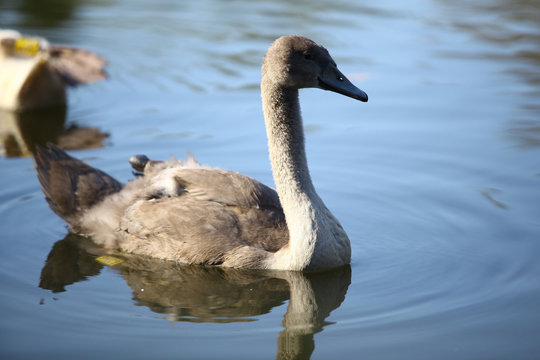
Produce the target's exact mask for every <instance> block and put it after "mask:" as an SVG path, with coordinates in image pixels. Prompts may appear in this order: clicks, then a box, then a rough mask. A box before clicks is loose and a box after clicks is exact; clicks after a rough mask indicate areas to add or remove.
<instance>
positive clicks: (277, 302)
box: [0, 0, 540, 359]
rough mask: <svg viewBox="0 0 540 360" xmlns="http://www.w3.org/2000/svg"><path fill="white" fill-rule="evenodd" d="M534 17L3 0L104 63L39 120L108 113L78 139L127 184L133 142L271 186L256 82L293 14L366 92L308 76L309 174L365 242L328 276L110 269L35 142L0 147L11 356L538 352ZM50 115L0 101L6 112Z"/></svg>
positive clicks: (14, 13) (3, 304)
mask: <svg viewBox="0 0 540 360" xmlns="http://www.w3.org/2000/svg"><path fill="white" fill-rule="evenodd" d="M539 18H540V6H539V5H537V4H536V3H534V2H528V1H505V0H496V1H476V2H474V4H471V2H467V1H444V0H423V1H419V2H415V3H414V4H411V3H405V2H400V1H383V2H378V3H377V4H368V5H361V4H358V3H357V2H355V1H259V2H256V3H253V2H252V3H247V2H241V1H229V2H221V1H216V0H203V1H197V2H188V3H184V2H177V1H172V0H160V1H154V2H145V1H140V0H135V1H121V0H116V1H114V0H112V1H111V0H106V1H99V2H95V1H84V0H78V1H75V0H73V1H69V0H66V1H63V2H62V6H58V5H57V4H56V2H54V1H40V2H35V1H31V0H27V1H25V0H23V1H20V0H19V1H14V0H8V1H6V0H4V1H2V2H1V3H0V27H9V28H16V29H18V30H19V31H21V32H25V33H29V34H39V35H42V36H45V37H47V38H48V39H49V40H50V41H51V42H54V43H62V44H68V45H78V46H82V47H85V48H88V49H92V50H94V51H96V52H98V53H100V54H102V55H103V56H105V57H106V58H107V59H108V60H109V65H108V67H107V71H108V73H109V75H110V79H109V80H107V81H105V82H100V83H97V84H94V85H91V86H87V87H81V88H78V89H75V90H73V91H70V93H69V107H68V109H67V112H65V113H61V112H60V113H59V112H54V111H52V113H51V112H44V113H43V114H42V116H43V118H44V119H49V120H47V124H51V125H50V126H45V127H40V126H39V125H31V126H30V130H29V131H24V133H25V134H26V135H25V138H26V139H28V138H31V139H38V140H37V141H38V142H39V141H42V140H40V139H41V137H40V136H45V135H47V134H48V133H49V132H50V134H52V135H51V136H52V137H53V138H54V139H53V140H58V138H59V136H61V135H62V134H64V130H65V129H68V128H70V127H71V126H73V125H76V126H77V127H79V128H91V129H97V131H98V133H99V134H108V135H109V136H108V137H107V138H102V142H101V145H100V144H97V145H95V146H97V147H93V148H91V149H86V150H72V152H71V153H72V154H74V155H75V156H77V157H80V158H83V159H85V160H86V161H88V162H89V163H91V164H92V165H94V166H96V167H99V168H101V169H103V170H105V171H107V172H108V173H109V174H111V175H113V176H115V177H117V178H118V179H120V180H122V181H128V180H129V179H131V178H132V174H131V169H130V167H129V164H128V163H127V159H128V158H129V156H131V155H132V154H135V153H145V154H147V155H148V156H149V157H151V158H156V159H167V158H169V157H170V156H171V155H173V154H174V155H176V156H177V157H180V158H181V157H183V156H184V155H185V154H186V153H187V152H193V153H194V154H195V155H196V157H197V159H198V160H199V161H201V162H203V163H207V164H211V165H214V166H218V167H221V168H227V169H232V170H236V171H240V172H242V173H245V174H247V175H250V176H253V177H256V178H257V179H259V180H261V181H263V182H264V183H267V184H273V180H272V176H271V170H270V166H269V163H268V155H267V150H266V137H265V134H264V124H263V119H262V112H261V106H260V95H259V91H258V82H259V78H260V63H261V59H262V56H263V54H264V52H265V51H266V49H267V48H268V46H269V44H270V43H271V41H272V40H273V39H274V38H276V37H278V36H280V35H283V34H288V33H299V34H303V35H306V36H308V37H310V38H312V39H314V40H316V41H317V42H320V43H321V44H324V45H325V46H326V47H327V48H328V49H329V50H330V52H331V54H332V55H333V57H334V59H335V60H336V62H337V63H338V65H339V66H340V69H341V70H342V71H343V72H344V73H345V74H346V75H347V76H348V77H349V78H350V79H351V80H352V81H353V82H354V83H356V84H357V85H358V86H359V87H360V88H362V89H363V90H365V91H366V92H367V93H368V94H369V97H370V101H369V102H368V103H367V104H363V103H360V102H355V101H354V100H352V99H348V98H345V97H341V96H339V95H337V94H333V93H328V92H323V91H320V90H305V91H302V92H301V103H302V110H303V116H304V121H305V128H306V132H307V151H308V158H309V163H310V169H311V173H312V177H313V180H314V182H315V186H316V188H317V189H318V191H319V194H320V195H321V197H322V198H323V199H324V200H325V202H326V203H327V205H328V207H329V208H330V209H332V211H333V213H334V214H335V215H336V216H337V217H338V218H339V219H340V221H341V223H342V224H343V226H344V227H345V229H346V230H347V232H348V234H349V236H350V238H351V242H352V247H353V258H352V264H351V267H350V268H349V267H346V268H344V269H339V270H338V271H333V272H325V273H321V274H311V275H309V274H308V275H301V274H294V273H292V274H291V273H276V272H262V273H261V272H250V271H234V270H233V271H231V270H223V269H207V268H198V267H189V266H180V265H172V264H163V263H161V262H156V261H151V260H149V259H141V258H137V257H124V258H122V260H124V262H123V263H121V264H119V265H115V266H112V267H111V266H106V265H103V264H101V263H99V262H96V260H95V258H96V256H99V255H101V253H102V249H99V248H97V247H95V246H94V245H92V243H91V242H89V241H88V240H85V239H81V238H79V237H77V236H73V235H68V232H67V229H66V227H65V224H64V223H63V222H62V221H61V220H60V219H58V218H57V217H56V216H55V215H54V214H53V213H52V211H50V210H49V208H48V206H47V203H46V202H45V200H44V198H43V195H42V194H41V190H40V188H39V183H38V181H37V178H36V175H35V171H34V169H33V162H32V160H31V158H30V157H28V156H24V155H26V154H27V153H25V151H20V153H18V154H14V156H13V157H11V156H10V157H8V156H3V157H2V158H0V167H1V169H2V170H1V176H0V188H1V189H2V190H1V191H0V234H1V235H0V239H1V240H0V254H2V261H0V284H1V285H2V292H1V296H0V316H1V318H2V321H1V322H0V354H1V356H2V357H3V358H12V359H16V358H34V357H40V358H66V359H67V358H70V359H71V358H78V359H85V358H88V359H93V358H97V357H101V358H111V359H112V358H115V359H119V358H120V359H121V358H131V359H137V358H140V359H145V358H156V359H160V358H185V359H209V358H230V359H253V358H257V359H258V358H276V357H278V358H287V356H289V357H292V358H312V359H329V358H336V357H339V358H375V359H403V358H414V359H433V358H437V359H456V358H457V359H508V358H518V359H537V358H538V356H539V354H540V343H539V342H538V334H539V333H540V283H539V282H538V275H539V274H540V265H539V264H540V262H538V259H537V258H538V254H540V190H539V189H540V75H539V74H540V52H539V49H540V46H539V45H540V25H539V22H538V19H539ZM0 71H2V69H0ZM39 115H40V114H38V117H37V118H36V117H32V116H30V120H24V119H23V120H21V119H20V117H14V115H12V114H5V113H0V124H2V131H4V129H5V128H6V127H5V126H4V124H10V125H9V126H8V128H9V131H11V132H12V133H14V134H15V133H16V132H17V131H20V130H21V127H20V126H19V125H17V124H21V123H25V124H28V123H30V124H35V123H36V122H37V123H39ZM25 119H27V118H25ZM94 134H95V133H94ZM100 146H101V147H100ZM77 147H85V148H86V146H79V145H77V146H75V145H74V146H73V147H72V148H77ZM29 344H31V346H29Z"/></svg>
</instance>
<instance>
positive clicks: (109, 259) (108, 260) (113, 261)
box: [96, 256, 124, 266]
mask: <svg viewBox="0 0 540 360" xmlns="http://www.w3.org/2000/svg"><path fill="white" fill-rule="evenodd" d="M96 261H99V262H100V263H102V264H105V265H107V266H114V265H118V264H120V263H123V262H124V260H122V259H119V258H117V257H114V256H99V257H97V258H96Z"/></svg>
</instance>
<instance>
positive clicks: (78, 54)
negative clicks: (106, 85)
mask: <svg viewBox="0 0 540 360" xmlns="http://www.w3.org/2000/svg"><path fill="white" fill-rule="evenodd" d="M104 66H105V61H104V60H103V59H102V58H101V57H99V56H98V55H96V54H94V53H91V52H89V51H86V50H81V49H75V48H69V47H62V46H53V45H50V44H49V43H48V42H47V40H45V39H43V38H37V37H25V36H22V35H21V34H20V33H19V32H17V31H15V30H1V29H0V69H1V71H0V108H3V109H5V110H14V111H22V110H30V109H39V108H45V107H53V106H63V105H65V104H66V90H65V87H66V85H71V86H75V85H78V84H82V83H90V82H94V81H97V80H100V79H103V78H105V73H104V72H103V67H104Z"/></svg>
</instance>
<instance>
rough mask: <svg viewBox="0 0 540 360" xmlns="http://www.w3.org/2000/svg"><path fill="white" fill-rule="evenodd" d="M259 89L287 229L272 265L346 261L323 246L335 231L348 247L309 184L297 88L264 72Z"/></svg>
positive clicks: (303, 266)
mask: <svg viewBox="0 0 540 360" xmlns="http://www.w3.org/2000/svg"><path fill="white" fill-rule="evenodd" d="M261 90H262V98H263V110H264V117H265V122H266V131H267V135H268V147H269V151H270V161H271V164H272V171H273V174H274V181H275V183H276V188H277V192H278V194H279V198H280V201H281V205H282V207H283V211H284V213H285V219H286V221H287V227H288V230H289V245H288V247H286V248H284V249H282V250H280V252H278V253H276V262H278V264H277V265H276V266H277V267H281V268H286V269H290V270H304V269H309V268H322V267H329V266H337V265H341V263H342V262H344V260H343V259H342V257H341V256H339V255H337V254H336V250H338V249H328V250H330V251H326V250H327V248H328V246H327V245H328V244H330V245H331V246H330V247H331V248H334V246H333V245H332V242H334V240H335V239H334V237H335V235H336V234H337V235H338V237H344V239H346V241H347V246H348V239H347V237H346V235H345V233H344V231H343V229H342V228H341V225H339V222H337V220H336V219H335V218H334V217H333V216H332V215H331V214H330V212H329V211H328V209H327V208H326V206H325V205H324V203H323V202H322V200H321V199H320V198H319V196H318V195H317V193H316V192H315V189H314V187H313V183H312V181H311V177H310V175H309V170H308V166H307V159H306V151H305V145H304V131H303V125H302V119H301V114H300V105H299V102H298V90H297V89H292V88H287V87H283V86H279V85H276V84H274V83H271V82H268V81H265V79H264V77H263V82H262V84H261ZM341 233H343V236H341ZM321 243H324V244H321ZM338 252H339V251H338ZM320 255H322V256H320ZM325 257H329V258H325ZM345 257H346V256H345ZM345 262H346V261H345Z"/></svg>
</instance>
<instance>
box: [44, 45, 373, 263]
mask: <svg viewBox="0 0 540 360" xmlns="http://www.w3.org/2000/svg"><path fill="white" fill-rule="evenodd" d="M306 87H317V88H321V89H325V90H330V91H334V92H337V93H340V94H343V95H346V96H349V97H352V98H355V99H358V100H361V101H367V99H368V97H367V95H366V93H364V92H363V91H362V90H360V89H358V88H356V87H355V86H354V85H352V84H351V83H350V82H349V80H347V78H346V77H345V76H344V75H343V74H342V73H341V72H340V71H339V70H338V69H337V67H336V63H335V62H334V60H332V58H331V56H330V55H329V53H328V51H327V50H326V49H325V48H324V47H322V46H320V45H318V44H316V43H314V42H313V41H311V40H309V39H307V38H305V37H302V36H294V35H289V36H283V37H281V38H279V39H277V40H276V41H275V42H274V43H273V44H272V45H271V46H270V49H269V50H268V52H267V53H266V55H265V57H264V63H263V67H262V81H261V92H262V101H263V110H264V117H265V122H266V131H267V135H268V147H269V152H270V160H271V164H272V171H273V174H274V180H275V183H276V190H277V191H275V190H273V189H271V188H269V187H267V186H265V185H263V184H261V183H260V182H258V181H257V180H255V179H252V178H250V177H247V176H244V175H241V174H239V173H236V172H231V171H225V170H219V169H215V168H211V167H207V166H204V165H201V164H199V163H197V162H196V161H194V160H193V159H189V160H187V161H185V162H181V161H176V160H174V161H168V162H155V161H148V159H146V158H145V157H144V156H139V157H135V158H133V161H132V164H133V165H134V167H136V168H137V169H139V170H143V171H144V175H143V176H141V177H139V178H138V179H136V180H133V181H131V182H129V183H128V184H126V185H125V186H123V185H122V184H120V183H119V182H118V181H116V180H115V179H113V178H112V177H110V176H109V175H107V174H105V173H104V172H102V171H100V170H97V169H94V168H92V167H90V166H89V165H87V164H85V163H83V162H81V161H80V160H77V159H75V158H72V157H70V156H69V155H67V154H66V153H64V152H63V151H62V150H60V149H58V148H56V147H54V146H50V147H49V149H43V148H41V149H38V151H37V154H36V164H37V170H38V177H39V180H40V182H41V185H42V188H43V192H44V194H45V197H46V199H47V201H48V202H49V204H50V206H51V208H52V210H53V211H55V212H56V214H58V215H59V216H61V217H62V218H63V219H65V220H66V221H67V222H68V223H70V224H71V229H72V230H73V231H77V232H80V233H84V234H87V235H90V236H92V238H93V240H94V241H95V242H97V243H98V244H101V245H103V246H105V247H109V248H112V249H116V250H120V251H125V252H131V253H137V254H143V255H149V256H153V257H157V258H162V259H168V260H174V261H178V262H182V263H190V264H205V265H220V266H230V267H240V268H258V269H282V270H319V269H326V268H333V267H338V266H341V265H344V264H347V263H349V262H350V256H351V255H350V254H351V250H350V242H349V239H348V237H347V234H346V233H345V231H344V230H343V228H342V226H341V225H340V223H339V221H338V220H337V219H336V218H335V217H334V216H333V215H332V213H331V212H330V211H329V210H328V208H327V207H326V206H325V205H324V203H323V201H322V200H321V198H320V197H319V196H318V195H317V193H316V191H315V189H314V187H313V184H312V182H311V177H310V175H309V170H308V166H307V160H306V154H305V147H304V132H303V127H302V118H301V115H300V106H299V102H298V89H301V88H306Z"/></svg>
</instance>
